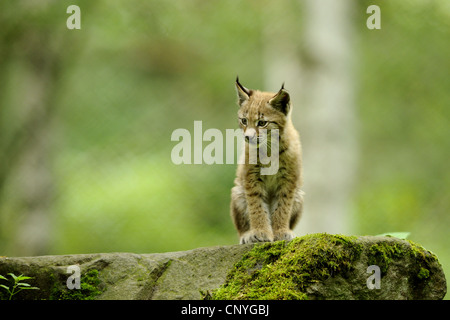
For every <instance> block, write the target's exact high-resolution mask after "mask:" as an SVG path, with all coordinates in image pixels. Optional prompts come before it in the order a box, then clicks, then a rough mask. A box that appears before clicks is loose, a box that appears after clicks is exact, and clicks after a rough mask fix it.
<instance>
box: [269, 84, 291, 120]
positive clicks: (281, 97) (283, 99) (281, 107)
mask: <svg viewBox="0 0 450 320" xmlns="http://www.w3.org/2000/svg"><path fill="white" fill-rule="evenodd" d="M290 101H291V98H290V97H289V93H288V92H287V91H286V90H285V89H284V83H283V85H282V86H281V89H280V91H278V93H277V94H276V95H274V96H273V98H272V99H270V100H269V104H270V105H271V106H272V107H273V108H275V109H277V110H278V111H281V112H283V113H284V114H285V115H287V114H288V112H289V108H290Z"/></svg>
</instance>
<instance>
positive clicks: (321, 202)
mask: <svg viewBox="0 0 450 320" xmlns="http://www.w3.org/2000/svg"><path fill="white" fill-rule="evenodd" d="M302 4H303V7H302V11H303V13H304V14H303V17H302V19H298V15H297V16H294V15H293V14H292V13H291V12H289V9H287V10H286V7H283V6H282V5H281V6H280V5H279V4H278V3H277V4H276V5H273V6H270V7H268V9H267V10H268V11H270V15H271V16H276V17H279V18H278V19H277V21H276V22H272V23H271V24H268V25H267V27H266V30H265V32H264V43H265V48H264V50H265V64H264V67H265V69H266V75H265V78H266V79H265V80H266V86H267V88H266V89H267V90H272V91H274V90H277V89H278V87H279V86H280V85H281V83H282V82H283V81H286V85H285V88H286V89H287V90H288V91H289V93H290V94H291V98H292V101H293V112H292V118H293V122H294V125H295V126H296V128H297V129H298V131H299V132H300V135H301V139H302V146H303V173H304V188H303V189H304V191H305V192H306V195H305V205H304V212H303V216H302V218H301V220H300V223H299V224H298V227H297V229H296V233H297V234H305V233H313V232H328V233H348V232H351V217H352V206H351V200H352V199H351V191H352V186H353V181H354V174H355V171H356V162H357V144H356V138H357V132H356V127H355V108H354V84H355V83H354V77H353V71H352V62H353V60H354V51H353V50H352V49H353V48H352V38H353V26H352V21H353V19H352V6H353V3H352V1H350V0H341V1H335V0H320V1H319V0H306V1H302ZM283 10H284V11H283ZM266 14H267V15H269V12H267V13H266ZM281 17H282V18H283V19H281ZM289 21H290V22H289ZM301 30H303V31H304V33H303V36H302V35H301V32H300V31H301Z"/></svg>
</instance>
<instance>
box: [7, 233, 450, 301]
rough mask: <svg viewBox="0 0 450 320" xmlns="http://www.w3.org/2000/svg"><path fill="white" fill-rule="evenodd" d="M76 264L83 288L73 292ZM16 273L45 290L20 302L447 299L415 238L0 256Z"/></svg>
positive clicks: (438, 270) (330, 238)
mask: <svg viewBox="0 0 450 320" xmlns="http://www.w3.org/2000/svg"><path fill="white" fill-rule="evenodd" d="M348 250H350V251H348ZM308 259H309V260H308ZM74 265H75V266H79V268H80V269H79V270H80V272H81V281H80V282H81V288H80V289H72V290H69V289H67V281H69V282H71V283H75V282H73V281H74V280H73V279H74V277H75V276H76V274H72V272H73V271H72V272H71V271H70V270H69V271H68V267H69V266H74ZM370 265H376V266H378V267H379V269H380V278H379V285H380V289H376V288H375V289H369V288H368V285H367V283H368V280H367V279H368V278H369V277H371V276H373V277H374V274H372V273H368V271H367V268H368V266H370ZM307 267H309V268H312V269H311V270H308V269H307ZM93 271H95V272H93ZM8 273H14V274H15V275H19V274H24V275H26V276H30V277H33V279H30V280H28V283H29V284H31V285H32V286H35V287H39V288H40V290H24V291H22V292H20V293H19V294H17V295H16V296H14V299H104V300H110V299H133V300H143V299H155V300H158V299H159V300H166V299H202V298H205V297H206V298H215V299H301V298H304V299H442V298H443V297H444V295H445V293H446V281H445V276H444V273H443V271H442V267H441V265H440V264H439V261H438V260H437V257H436V256H435V255H433V254H432V253H431V252H429V251H427V250H425V249H423V248H421V247H420V246H418V245H415V244H414V243H412V242H410V241H406V240H400V239H397V238H392V237H344V236H339V235H327V234H315V235H308V236H305V237H301V238H296V239H295V240H293V241H291V242H289V243H285V242H276V243H269V244H262V245H261V244H258V245H255V246H254V245H233V246H217V247H208V248H198V249H194V250H189V251H182V252H169V253H157V254H133V253H100V254H79V255H61V256H38V257H16V258H12V257H0V275H3V276H5V277H6V276H7V274H8ZM69 277H71V278H69ZM373 279H374V278H373ZM369 282H370V283H372V282H373V283H375V280H374V281H369ZM280 283H281V284H282V285H283V286H286V288H281V289H280ZM0 284H3V285H10V284H8V283H7V282H6V281H5V280H0ZM278 289H280V290H278ZM2 291H4V290H1V291H0V292H2ZM74 293H76V294H74ZM3 298H5V294H4V292H3Z"/></svg>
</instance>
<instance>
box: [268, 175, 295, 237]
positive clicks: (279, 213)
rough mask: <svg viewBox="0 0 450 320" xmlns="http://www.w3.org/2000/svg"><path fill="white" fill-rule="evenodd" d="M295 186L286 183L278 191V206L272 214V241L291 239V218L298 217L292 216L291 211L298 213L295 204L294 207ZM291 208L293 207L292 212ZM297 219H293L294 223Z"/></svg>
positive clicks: (292, 235) (292, 234)
mask: <svg viewBox="0 0 450 320" xmlns="http://www.w3.org/2000/svg"><path fill="white" fill-rule="evenodd" d="M294 196H295V186H291V184H289V183H286V184H283V185H282V187H281V188H280V190H279V193H278V207H277V208H276V210H275V212H274V213H273V215H272V229H273V234H274V241H278V240H288V241H289V240H292V239H293V238H294V233H293V232H292V230H291V228H290V227H291V222H292V218H294V220H297V219H298V217H292V215H293V213H294V214H295V215H298V214H299V212H297V211H298V208H297V206H295V208H294ZM293 209H295V210H294V211H296V212H293ZM296 222H297V221H294V223H293V224H294V225H295V223H296ZM292 227H293V226H292Z"/></svg>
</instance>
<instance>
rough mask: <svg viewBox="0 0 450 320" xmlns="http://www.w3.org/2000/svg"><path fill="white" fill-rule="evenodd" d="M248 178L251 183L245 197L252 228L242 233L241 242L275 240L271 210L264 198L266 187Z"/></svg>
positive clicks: (247, 187)
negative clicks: (270, 216) (271, 222)
mask: <svg viewBox="0 0 450 320" xmlns="http://www.w3.org/2000/svg"><path fill="white" fill-rule="evenodd" d="M248 180H249V182H250V183H248V184H247V186H246V188H245V189H246V190H245V195H246V197H245V198H246V200H247V214H248V220H249V224H250V230H248V231H247V232H246V233H245V234H243V235H242V237H241V243H254V242H266V241H273V233H272V226H271V224H270V218H269V210H268V206H267V205H266V204H265V203H264V200H263V199H264V195H265V191H264V188H263V187H262V185H261V184H260V183H258V182H255V183H251V181H252V179H248Z"/></svg>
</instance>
